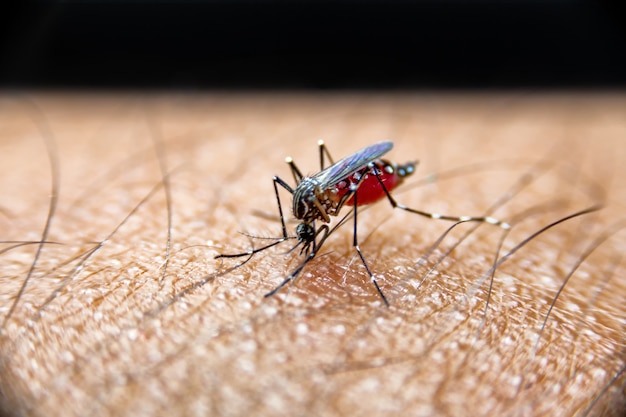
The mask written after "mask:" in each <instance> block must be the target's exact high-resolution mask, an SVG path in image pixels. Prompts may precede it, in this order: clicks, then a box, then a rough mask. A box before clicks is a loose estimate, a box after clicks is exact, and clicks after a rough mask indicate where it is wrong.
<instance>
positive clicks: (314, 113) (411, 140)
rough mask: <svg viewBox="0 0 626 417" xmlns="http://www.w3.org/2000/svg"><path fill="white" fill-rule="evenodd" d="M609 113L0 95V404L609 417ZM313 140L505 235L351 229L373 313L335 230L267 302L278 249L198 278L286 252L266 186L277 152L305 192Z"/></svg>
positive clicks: (282, 263)
mask: <svg viewBox="0 0 626 417" xmlns="http://www.w3.org/2000/svg"><path fill="white" fill-rule="evenodd" d="M625 110H626V99H625V98H624V97H623V96H565V95H564V96H545V97H544V96H537V97H515V98H511V97H505V96H498V95H494V96H436V95H435V96H386V95H380V96H365V95H352V96H350V95H348V96H338V95H337V96H335V95H328V96H306V95H303V96H301V95H283V96H272V95H233V96H229V95H206V96H203V95H194V96H186V95H173V94H172V95H164V96H131V95H117V96H115V95H114V96H88V95H83V96H79V95H76V96H62V95H48V96H45V95H37V96H34V97H33V96H31V97H29V98H27V99H25V98H24V97H16V96H8V95H5V96H3V97H2V98H1V100H0V118H1V120H0V128H1V133H0V135H1V137H0V147H2V149H1V152H0V158H1V163H0V167H1V168H0V169H2V178H3V180H2V181H0V184H1V186H2V195H4V196H5V198H4V199H2V202H1V203H0V210H1V212H0V228H1V230H3V236H2V240H3V243H2V247H1V248H0V250H2V252H1V254H0V256H1V257H2V258H1V259H2V265H3V267H2V269H3V271H2V276H1V279H2V290H0V323H1V324H0V325H1V326H2V327H1V331H2V334H1V339H0V349H1V350H0V353H1V355H2V356H1V357H0V359H1V361H0V366H2V369H1V371H0V390H1V391H0V392H1V393H2V401H3V407H4V409H5V411H6V412H9V413H14V414H26V415H49V414H59V413H62V414H64V415H120V414H126V415H139V414H152V415H171V414H175V415H189V414H196V415H207V414H209V415H267V414H272V415H276V414H279V413H282V414H285V413H287V412H288V413H289V414H290V415H348V414H349V415H372V414H376V415H378V414H383V413H385V414H387V413H389V412H402V413H403V414H404V415H425V416H426V415H428V416H430V415H533V416H537V415H581V416H582V415H601V414H606V415H619V413H620V412H621V411H623V409H624V377H623V368H624V366H625V363H626V354H625V350H624V343H625V339H624V322H625V320H626V314H625V312H624V308H623V303H624V299H625V296H626V280H625V277H626V274H625V267H626V265H625V260H624V259H623V258H624V257H623V253H624V250H625V247H624V246H625V243H626V238H625V233H626V232H625V231H624V230H623V229H624V228H625V227H626V221H625V220H624V218H623V209H624V204H625V203H626V195H625V193H624V190H625V187H624V185H625V184H624V178H626V175H625V174H626V173H625V172H624V167H623V166H622V165H621V163H620V162H621V160H622V159H623V157H624V151H625V150H626V146H624V141H623V137H624V135H625V134H626V121H625V120H624V119H623V114H624V111H625ZM318 139H324V140H325V141H326V144H327V145H328V147H329V150H330V152H331V153H332V156H333V157H334V158H335V160H337V159H338V158H340V157H342V156H345V155H347V154H349V153H351V152H354V151H356V150H358V149H360V148H362V147H364V146H366V145H369V144H371V143H373V142H376V141H380V140H385V139H391V140H393V141H394V142H395V148H394V149H393V150H392V151H391V152H390V153H389V154H388V155H385V157H386V158H387V157H388V158H389V159H390V160H394V161H396V162H399V163H404V162H407V161H411V160H415V159H420V165H419V170H418V173H417V174H415V175H414V177H413V178H411V179H409V180H407V182H406V184H405V186H404V188H400V189H398V190H397V192H394V196H395V198H396V199H397V200H398V201H399V202H402V203H403V204H406V205H408V206H409V207H414V208H416V209H420V210H424V211H432V212H438V213H442V214H448V215H471V216H477V215H490V216H494V217H497V218H500V219H502V220H505V221H508V222H510V223H511V224H512V225H513V227H512V229H511V230H510V231H505V230H502V229H500V228H498V227H495V226H493V225H488V224H472V223H466V224H461V225H458V226H455V227H453V228H452V229H451V230H449V231H448V229H449V228H450V227H451V226H452V225H453V223H450V222H444V221H435V220H431V219H426V218H424V217H420V216H418V215H416V214H412V213H406V212H401V211H398V210H395V211H394V210H393V209H392V208H391V207H390V206H389V204H387V203H386V202H385V201H382V202H379V203H377V204H376V205H374V206H372V207H371V208H368V209H367V210H361V211H359V214H358V224H357V227H358V229H357V231H358V239H359V242H360V247H361V249H362V251H363V254H364V257H365V258H366V259H367V261H368V264H369V266H370V268H371V269H372V270H373V272H374V273H375V274H376V276H377V279H378V282H379V284H380V285H381V288H382V291H383V292H384V293H385V295H386V297H387V298H388V299H389V301H390V304H391V307H390V308H386V307H385V306H384V305H383V304H382V303H381V301H380V298H379V296H378V294H377V292H376V290H375V288H374V287H373V286H372V285H371V283H370V281H369V278H368V277H367V275H366V273H365V270H364V268H363V266H362V264H361V262H360V260H359V259H358V258H357V257H356V256H355V255H356V253H355V251H354V249H353V248H352V235H353V230H354V227H353V224H352V222H351V220H349V221H348V222H347V223H346V224H345V225H343V226H342V227H341V228H339V229H337V230H336V231H335V232H333V234H332V235H331V237H330V238H329V239H328V240H327V242H326V243H325V244H324V247H323V248H322V250H321V251H320V254H319V255H318V256H317V257H316V258H315V259H314V260H313V261H311V262H310V263H309V264H308V265H307V266H306V267H305V269H304V270H303V272H302V273H301V274H300V276H299V277H298V279H297V280H295V282H293V283H292V284H291V285H289V286H288V288H285V289H284V290H282V291H280V292H279V293H278V294H277V295H275V296H274V297H271V298H267V299H266V298H264V297H263V294H266V293H267V292H269V291H270V290H272V289H273V288H275V287H276V286H277V285H278V284H279V283H280V282H281V281H282V280H283V279H284V278H285V277H286V276H287V275H288V274H289V273H290V272H291V271H293V270H294V269H295V268H297V267H298V266H299V263H300V262H301V261H302V257H301V256H299V255H298V252H297V250H296V251H293V252H291V253H289V254H287V255H285V253H286V252H287V251H288V250H289V249H290V248H291V247H292V246H293V244H294V242H292V241H288V242H284V243H282V244H280V245H277V246H276V247H275V248H272V249H268V250H267V251H263V252H260V253H258V254H256V255H255V256H253V257H251V258H250V259H249V260H248V258H246V257H242V258H239V259H217V260H216V259H214V257H215V256H216V255H218V254H222V253H240V252H245V251H248V250H250V249H251V248H253V247H255V248H258V247H261V246H263V245H266V244H268V243H271V241H268V240H266V239H261V237H263V238H268V237H269V238H275V237H279V236H281V234H282V232H281V230H280V223H279V222H278V219H277V210H276V202H275V196H274V190H273V188H272V184H271V178H272V176H273V175H279V176H281V177H282V178H283V179H284V180H285V181H287V182H291V176H290V173H289V170H288V168H287V167H286V166H284V164H283V163H282V161H283V160H284V157H285V156H287V155H290V156H292V157H293V158H294V160H295V161H296V162H297V163H298V166H299V167H300V169H301V170H302V171H303V172H309V173H312V172H316V171H317V170H318V169H319V160H318V158H319V155H318V149H317V147H316V141H317V140H318ZM430 174H432V175H430ZM281 193H282V191H281ZM281 199H282V203H283V211H284V212H285V213H286V214H287V213H290V209H291V206H290V204H291V200H290V196H289V195H288V193H284V194H281ZM600 206H602V208H601V209H599V208H600ZM597 209H599V210H597ZM259 213H263V214H264V215H258V214H259ZM275 216H276V217H275ZM294 226H295V224H294V223H291V222H290V223H288V229H289V231H290V233H293V228H294ZM239 231H240V232H245V233H247V234H249V235H251V236H254V237H249V236H246V235H242V234H238V233H237V232H239ZM440 238H441V239H440ZM246 261H247V262H246ZM594 401H595V402H594ZM51 410H52V411H53V412H52V413H51Z"/></svg>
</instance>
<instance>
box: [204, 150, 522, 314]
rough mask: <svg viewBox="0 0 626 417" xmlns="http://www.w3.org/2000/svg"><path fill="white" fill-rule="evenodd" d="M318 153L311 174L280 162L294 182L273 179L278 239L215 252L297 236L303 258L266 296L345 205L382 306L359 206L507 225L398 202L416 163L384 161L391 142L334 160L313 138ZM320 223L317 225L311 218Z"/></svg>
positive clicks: (316, 245)
mask: <svg viewBox="0 0 626 417" xmlns="http://www.w3.org/2000/svg"><path fill="white" fill-rule="evenodd" d="M318 146H319V153H320V172H318V173H317V174H314V175H311V176H305V175H303V174H302V172H301V171H300V169H299V168H298V167H297V166H296V164H295V162H294V161H293V159H292V158H290V157H288V158H286V160H285V162H286V163H287V164H288V165H289V168H290V169H291V173H292V175H293V177H294V180H295V183H296V185H295V187H292V186H290V185H289V184H287V182H285V181H284V180H283V179H281V178H280V177H277V176H275V177H274V178H273V183H274V192H275V194H276V202H277V205H278V214H279V217H280V222H281V226H282V237H279V238H276V239H274V242H272V243H270V244H268V245H265V246H263V247H261V248H258V249H254V250H249V251H247V252H242V253H236V254H220V255H217V256H216V258H239V257H246V256H247V257H252V256H253V255H254V254H256V253H259V252H262V251H264V250H266V249H269V248H271V247H273V246H276V245H278V244H280V243H282V242H285V241H287V240H291V239H296V240H297V241H298V242H297V244H296V245H295V246H294V247H293V248H291V250H290V251H289V252H291V251H293V250H295V249H296V248H297V247H298V246H300V245H302V247H301V249H300V254H305V255H306V257H305V259H304V261H303V262H302V263H301V264H300V265H299V266H298V267H297V268H296V269H295V270H294V271H293V272H292V273H291V274H289V276H287V277H286V278H285V279H284V280H283V282H282V283H281V284H280V285H278V286H277V287H276V288H274V289H273V290H272V291H270V292H269V293H267V294H265V297H270V296H272V295H274V294H276V293H277V292H278V291H279V290H280V289H281V288H283V287H284V286H285V285H287V284H288V283H289V282H291V281H293V280H295V279H296V277H297V276H298V275H299V274H300V272H302V269H304V267H305V266H306V264H307V263H308V262H309V261H311V260H312V259H313V258H315V256H316V255H317V254H318V252H319V250H320V249H321V247H322V245H323V244H324V242H325V241H326V239H327V238H328V237H329V236H330V234H331V233H332V232H333V231H334V230H335V229H336V228H337V227H338V226H339V225H340V224H342V223H343V222H345V221H346V219H347V218H346V217H344V218H342V220H341V221H340V222H339V224H337V225H335V226H334V227H333V228H332V229H331V228H329V226H328V224H329V223H330V222H331V216H338V215H339V213H340V212H341V209H342V208H343V207H344V206H352V207H353V210H354V211H353V216H352V218H353V219H354V229H353V241H352V244H353V246H354V248H355V249H356V252H357V254H358V255H359V258H360V259H361V262H362V263H363V266H364V267H365V270H366V271H367V274H368V276H369V278H370V280H371V282H372V284H373V285H374V287H376V291H377V292H378V294H379V295H380V297H381V298H382V300H383V302H384V303H385V305H386V306H389V301H388V300H387V297H386V296H385V294H384V293H383V291H382V290H381V289H380V286H379V285H378V281H377V280H376V277H375V276H374V274H373V273H372V271H371V269H370V267H369V266H368V264H367V262H366V260H365V257H364V256H363V253H362V252H361V248H360V246H359V242H358V238H357V218H358V216H357V213H358V207H360V206H364V205H367V204H372V203H375V202H377V201H379V200H382V199H384V198H386V199H387V200H388V201H389V203H390V204H391V206H392V207H393V208H398V209H401V210H405V211H408V212H410V213H415V214H419V215H420V216H424V217H428V218H431V219H437V220H449V221H454V222H482V223H489V224H492V225H495V226H498V227H501V228H503V229H509V228H510V227H511V226H510V225H509V224H508V223H506V222H503V221H500V220H498V219H495V218H493V217H472V216H448V215H443V214H438V213H428V212H425V211H421V210H416V209H413V208H410V207H407V206H405V205H403V204H401V203H398V202H397V201H396V200H395V199H394V198H393V197H392V196H391V191H393V190H394V189H395V188H396V187H398V186H399V185H400V184H402V182H403V181H404V179H405V178H406V177H408V176H409V175H411V174H413V173H414V172H415V167H416V165H417V162H408V163H406V164H402V165H401V164H395V163H392V162H389V161H387V160H385V159H381V157H382V156H383V155H385V154H386V153H387V152H389V151H390V150H391V149H392V148H393V142H390V141H386V142H378V143H375V144H373V145H370V146H368V147H366V148H363V149H361V150H360V151H357V152H355V153H353V154H352V155H349V156H346V157H345V158H343V159H341V160H339V161H337V162H333V159H332V157H331V156H330V153H329V151H328V149H327V148H326V145H325V143H324V141H319V142H318ZM325 158H328V160H329V161H330V164H331V165H330V166H329V167H325V166H324V165H325V162H324V159H325ZM278 186H281V187H282V188H284V189H285V190H287V191H288V192H289V193H290V194H291V195H292V196H293V199H292V200H293V201H292V205H293V207H292V214H293V216H294V217H295V218H296V219H298V220H299V221H300V223H299V224H298V225H297V226H296V230H295V232H296V235H295V236H289V234H288V233H287V227H286V225H285V216H284V214H283V208H282V203H281V200H280V194H279V192H278ZM318 221H319V222H321V223H322V225H321V226H319V227H317V225H316V222H318Z"/></svg>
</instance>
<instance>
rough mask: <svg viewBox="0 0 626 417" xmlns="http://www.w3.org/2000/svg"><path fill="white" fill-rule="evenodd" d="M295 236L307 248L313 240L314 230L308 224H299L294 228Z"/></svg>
mask: <svg viewBox="0 0 626 417" xmlns="http://www.w3.org/2000/svg"><path fill="white" fill-rule="evenodd" d="M296 235H297V236H298V240H299V241H300V242H302V243H304V245H305V246H308V245H309V244H310V243H311V242H313V241H314V240H315V228H314V227H313V225H312V224H310V223H300V224H299V225H298V226H297V227H296Z"/></svg>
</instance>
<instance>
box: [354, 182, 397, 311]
mask: <svg viewBox="0 0 626 417" xmlns="http://www.w3.org/2000/svg"><path fill="white" fill-rule="evenodd" d="M357 189H358V187H357V186H355V185H353V186H352V187H350V191H351V193H352V194H353V196H354V197H353V198H354V230H353V233H352V236H353V239H354V240H353V242H352V245H353V246H354V248H355V249H356V252H357V253H358V254H359V257H360V258H361V262H363V266H365V270H366V271H367V274H368V275H369V277H370V280H371V281H372V284H374V286H375V287H376V291H378V294H380V297H381V298H382V299H383V301H384V302H385V305H386V306H387V307H389V301H387V297H385V294H383V292H382V290H381V289H380V287H379V286H378V281H376V277H374V274H372V271H371V270H370V268H369V266H367V262H365V257H364V256H363V253H361V248H360V247H359V240H358V238H357V228H356V225H357V212H358V209H357V207H358V204H357V194H358V193H357Z"/></svg>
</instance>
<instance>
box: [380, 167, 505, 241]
mask: <svg viewBox="0 0 626 417" xmlns="http://www.w3.org/2000/svg"><path fill="white" fill-rule="evenodd" d="M372 168H373V171H374V174H376V178H377V179H378V183H379V184H380V186H381V187H382V188H383V191H384V192H385V195H386V196H387V199H388V200H389V203H390V204H391V206H392V207H393V208H399V209H400V210H404V211H408V212H410V213H415V214H419V215H420V216H424V217H428V218H430V219H435V220H450V221H453V222H480V223H489V224H493V225H494V226H498V227H501V228H502V229H505V230H508V229H510V228H511V225H510V224H509V223H506V222H503V221H501V220H498V219H496V218H494V217H488V216H481V217H472V216H446V215H444V214H438V213H428V212H426V211H421V210H417V209H414V208H410V207H407V206H405V205H404V204H400V203H398V202H397V201H396V200H395V199H394V198H393V197H392V196H391V194H390V193H389V190H387V187H386V186H385V183H384V182H383V180H382V179H381V178H380V172H379V171H378V169H377V168H375V167H373V166H372Z"/></svg>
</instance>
